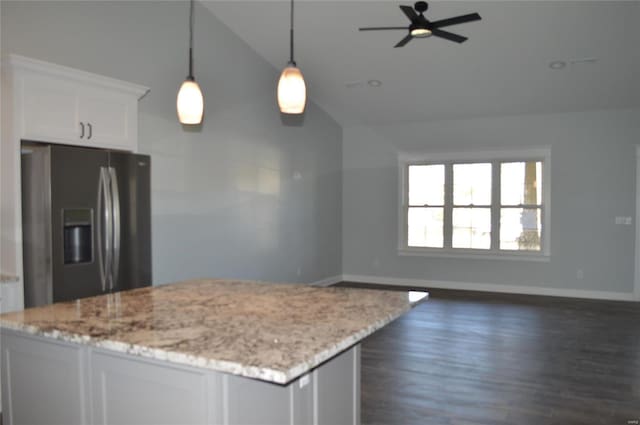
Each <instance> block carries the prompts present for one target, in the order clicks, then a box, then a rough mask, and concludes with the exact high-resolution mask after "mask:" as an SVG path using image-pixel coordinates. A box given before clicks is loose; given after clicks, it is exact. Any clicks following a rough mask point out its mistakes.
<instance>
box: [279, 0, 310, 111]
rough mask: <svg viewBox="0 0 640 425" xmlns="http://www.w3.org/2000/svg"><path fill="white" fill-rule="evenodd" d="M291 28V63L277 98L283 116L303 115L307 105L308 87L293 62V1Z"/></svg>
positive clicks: (282, 75)
mask: <svg viewBox="0 0 640 425" xmlns="http://www.w3.org/2000/svg"><path fill="white" fill-rule="evenodd" d="M290 10H291V28H290V30H289V35H290V39H289V41H290V43H289V62H288V63H287V66H286V67H285V68H284V70H283V71H282V74H280V80H279V81H278V89H277V97H278V107H279V108H280V112H282V113H283V114H302V113H303V112H304V108H305V106H306V104H307V86H306V84H305V82H304V76H303V75H302V71H300V68H298V66H297V65H296V62H295V61H294V60H293V0H291V9H290Z"/></svg>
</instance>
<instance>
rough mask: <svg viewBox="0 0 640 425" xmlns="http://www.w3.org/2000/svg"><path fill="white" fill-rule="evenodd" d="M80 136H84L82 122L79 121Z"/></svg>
mask: <svg viewBox="0 0 640 425" xmlns="http://www.w3.org/2000/svg"><path fill="white" fill-rule="evenodd" d="M80 138H81V139H83V138H84V123H80Z"/></svg>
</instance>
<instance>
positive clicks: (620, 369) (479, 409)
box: [340, 282, 640, 425]
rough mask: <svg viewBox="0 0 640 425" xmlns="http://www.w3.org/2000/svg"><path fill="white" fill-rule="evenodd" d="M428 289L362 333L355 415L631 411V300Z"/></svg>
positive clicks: (637, 368) (638, 345) (603, 414)
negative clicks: (402, 311)
mask: <svg viewBox="0 0 640 425" xmlns="http://www.w3.org/2000/svg"><path fill="white" fill-rule="evenodd" d="M340 286H360V287H362V286H364V287H367V286H369V285H363V284H350V283H347V282H343V283H341V284H340ZM369 287H378V288H379V286H369ZM385 289H391V288H389V287H387V288H385ZM394 289H398V288H397V287H395V288H394ZM401 289H402V288H401ZM405 289H406V288H405ZM429 292H430V294H431V299H430V300H429V301H428V302H426V303H424V304H422V305H420V306H418V307H417V308H415V309H414V310H413V311H412V312H410V313H408V314H407V315H405V316H404V317H402V318H400V319H398V320H397V321H395V322H394V323H392V324H391V325H389V326H387V327H386V328H384V329H383V330H381V331H380V332H378V333H376V334H374V335H372V336H371V337H370V338H368V339H367V340H366V341H364V343H363V344H362V423H363V424H420V425H431V424H434V425H436V424H449V425H472V424H473V425H476V424H483V425H484V424H487V425H503V424H509V425H512V424H524V425H528V424H531V425H534V424H535V425H552V424H553V425H556V424H557V425H567V424H581V425H582V424H584V425H587V424H606V425H617V424H620V425H632V424H638V423H639V422H638V421H639V420H640V303H625V302H607V301H592V300H577V299H569V298H554V297H538V296H523V295H507V294H494V293H479V292H469V291H445V290H429Z"/></svg>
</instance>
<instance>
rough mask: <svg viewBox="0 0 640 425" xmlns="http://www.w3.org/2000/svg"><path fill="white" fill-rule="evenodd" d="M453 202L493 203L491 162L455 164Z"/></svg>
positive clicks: (460, 204)
mask: <svg viewBox="0 0 640 425" xmlns="http://www.w3.org/2000/svg"><path fill="white" fill-rule="evenodd" d="M453 204H454V205H456V206H458V205H459V206H462V205H491V164H490V163H477V164H453Z"/></svg>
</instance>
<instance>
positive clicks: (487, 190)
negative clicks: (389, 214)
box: [399, 148, 550, 261]
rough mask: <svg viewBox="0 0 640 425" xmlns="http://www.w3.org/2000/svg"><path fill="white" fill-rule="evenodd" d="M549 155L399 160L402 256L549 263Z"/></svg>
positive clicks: (542, 152) (405, 157)
mask: <svg viewBox="0 0 640 425" xmlns="http://www.w3.org/2000/svg"><path fill="white" fill-rule="evenodd" d="M549 163H550V150H549V149H548V148H545V149H535V150H526V151H525V150H520V151H509V152H505V151H500V152H483V153H465V154H460V153H457V154H434V155H415V154H411V155H409V154H401V155H400V161H399V164H400V172H401V179H400V180H401V183H402V188H401V190H402V192H401V193H402V203H401V214H400V217H401V220H400V221H401V225H400V238H399V239H400V246H399V248H400V253H401V254H408V255H438V256H442V255H444V256H473V257H491V258H514V259H532V260H542V261H546V259H548V256H549V237H548V227H549V208H550V205H549V184H550V181H549V179H550V173H549V167H550V164H549Z"/></svg>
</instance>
